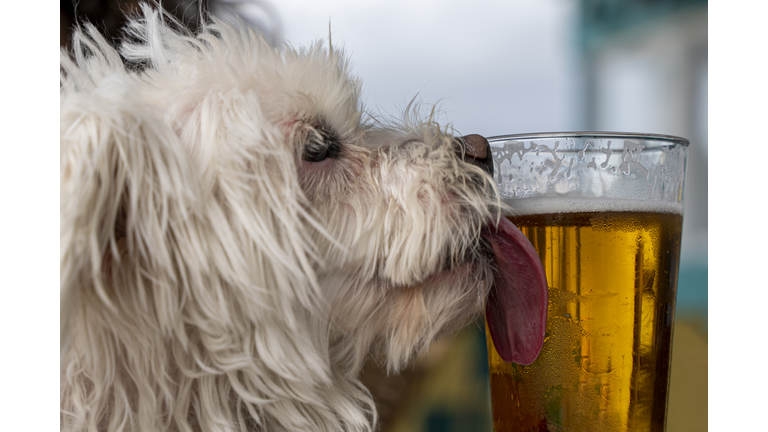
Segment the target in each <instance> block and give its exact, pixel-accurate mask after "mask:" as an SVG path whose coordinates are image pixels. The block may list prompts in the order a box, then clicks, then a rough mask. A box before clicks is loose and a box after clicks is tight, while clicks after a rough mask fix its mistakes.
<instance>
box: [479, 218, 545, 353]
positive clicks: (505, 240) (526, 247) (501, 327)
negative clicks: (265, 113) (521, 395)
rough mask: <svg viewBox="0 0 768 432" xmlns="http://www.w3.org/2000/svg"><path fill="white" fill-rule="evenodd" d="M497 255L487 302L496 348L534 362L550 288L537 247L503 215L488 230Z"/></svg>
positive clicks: (538, 349) (540, 344)
mask: <svg viewBox="0 0 768 432" xmlns="http://www.w3.org/2000/svg"><path fill="white" fill-rule="evenodd" d="M484 236H485V237H486V238H487V239H488V240H490V243H491V246H492V247H493V253H494V255H495V256H496V265H497V272H496V275H495V284H494V286H493V287H492V288H491V292H490V294H489V295H488V300H487V301H486V304H485V317H486V320H487V322H488V330H489V331H490V333H491V338H492V339H493V344H494V346H495V347H496V351H497V352H498V353H499V355H500V356H501V358H502V359H504V361H506V362H514V363H519V364H523V365H527V364H531V363H533V361H534V360H536V357H538V355H539V352H540V351H541V346H542V345H543V344H544V332H545V330H546V325H547V306H548V299H549V291H548V288H547V279H546V276H545V275H544V267H543V266H542V265H541V260H540V259H539V256H538V255H537V254H536V250H534V249H533V246H532V245H531V243H530V242H529V241H528V239H527V238H526V237H525V235H523V233H522V232H521V231H520V230H519V229H517V227H516V226H515V225H514V224H512V222H509V221H508V220H506V219H504V218H502V219H501V223H499V227H498V230H495V231H494V229H493V228H490V229H489V230H488V231H486V232H485V233H484Z"/></svg>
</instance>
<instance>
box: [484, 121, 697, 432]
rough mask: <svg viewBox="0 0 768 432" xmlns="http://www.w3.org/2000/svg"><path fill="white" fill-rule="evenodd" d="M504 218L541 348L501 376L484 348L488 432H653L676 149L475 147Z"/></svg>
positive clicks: (668, 335) (668, 310)
mask: <svg viewBox="0 0 768 432" xmlns="http://www.w3.org/2000/svg"><path fill="white" fill-rule="evenodd" d="M488 141H489V142H490V145H491V151H492V152H493V159H494V173H495V174H494V176H495V180H496V182H497V184H498V186H499V192H500V193H501V195H502V199H503V200H504V201H505V202H506V203H507V204H509V205H510V206H511V207H512V209H513V211H512V213H511V214H510V215H508V219H509V220H510V221H512V223H514V224H515V225H516V226H517V227H518V228H520V230H521V231H522V232H523V233H524V234H525V235H526V237H527V238H528V239H529V240H530V241H531V243H532V244H533V246H534V248H535V249H536V251H537V252H538V254H539V257H540V258H541V261H542V264H543V265H544V269H545V273H546V276H547V283H548V286H549V309H548V318H547V329H546V333H545V340H544V345H543V348H542V350H541V353H540V354H539V356H538V358H537V359H536V360H535V361H534V362H533V363H532V364H530V365H526V366H524V365H519V364H514V363H505V362H504V361H503V360H502V359H501V357H500V356H499V354H498V353H497V352H496V350H495V348H494V345H493V342H492V340H491V336H490V334H489V332H488V329H487V326H486V334H487V336H488V357H489V358H488V360H489V366H490V375H491V376H490V381H491V402H492V409H493V424H494V429H495V431H496V432H507V431H590V432H595V431H611V432H616V431H663V430H664V428H665V417H666V408H667V390H668V382H669V364H670V354H671V347H670V343H671V339H672V324H673V321H674V313H675V293H676V285H677V272H678V262H679V254H680V236H681V229H682V214H683V191H684V182H685V168H686V159H687V151H688V141H687V140H685V139H683V138H678V137H673V136H665V135H640V134H628V133H604V132H586V133H551V134H528V135H507V136H499V137H493V138H489V140H488Z"/></svg>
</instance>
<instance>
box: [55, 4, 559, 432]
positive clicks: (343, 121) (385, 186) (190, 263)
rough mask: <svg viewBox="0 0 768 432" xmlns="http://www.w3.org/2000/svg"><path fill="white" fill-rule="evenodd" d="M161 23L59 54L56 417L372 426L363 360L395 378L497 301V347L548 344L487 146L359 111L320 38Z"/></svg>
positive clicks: (519, 355) (533, 275)
mask: <svg viewBox="0 0 768 432" xmlns="http://www.w3.org/2000/svg"><path fill="white" fill-rule="evenodd" d="M167 21H168V19H167V18H164V17H162V16H160V15H159V14H158V13H156V12H153V11H151V10H150V9H149V8H144V15H143V18H141V19H134V20H132V21H131V22H130V24H129V28H128V30H129V32H130V34H131V36H132V38H133V39H132V40H133V41H134V42H132V43H130V44H126V45H124V46H123V47H122V49H121V51H120V54H118V51H117V50H115V49H114V48H113V47H111V46H110V45H109V43H108V42H107V41H106V40H105V39H104V38H102V37H101V36H100V35H99V34H98V32H97V31H96V30H95V29H94V28H93V27H88V28H86V29H85V30H79V31H78V32H76V34H75V36H74V58H70V57H69V56H68V55H66V54H62V58H61V62H62V63H61V68H62V77H61V410H62V411H61V422H62V423H61V424H62V429H63V430H89V431H97V430H99V431H102V430H104V431H107V430H108V431H117V430H131V431H158V430H164V431H245V430H257V431H267V430H269V431H370V430H373V429H374V428H375V422H376V407H375V403H374V402H373V400H372V398H371V396H370V393H369V392H368V391H367V389H365V388H364V387H363V386H362V385H361V383H360V382H359V381H358V379H357V374H358V372H359V371H360V369H361V366H362V365H363V363H364V361H365V360H366V358H369V356H371V355H375V356H380V358H384V359H386V360H385V361H386V366H387V368H388V369H389V370H390V371H396V370H397V369H398V368H400V367H402V366H403V365H404V364H406V362H408V361H409V360H410V359H412V358H413V357H414V355H416V354H418V352H420V351H422V350H423V349H425V348H426V347H427V346H428V345H429V344H430V343H431V342H432V341H434V340H435V339H436V338H437V337H439V336H440V335H442V334H445V333H446V332H449V331H453V330H455V329H458V328H459V327H460V326H462V325H463V324H465V323H467V322H468V321H470V320H471V319H473V318H474V317H475V316H477V314H478V313H479V312H480V311H482V308H483V306H484V304H485V303H486V297H487V296H488V294H489V292H491V295H490V300H489V301H488V313H489V323H490V324H491V325H492V332H493V336H494V340H495V341H496V344H497V346H499V351H500V352H502V353H504V355H505V356H506V357H508V358H509V359H512V360H516V361H519V362H529V361H531V360H532V358H531V356H533V357H535V356H536V354H537V353H538V350H539V348H540V346H541V340H542V339H543V328H544V327H543V326H544V321H543V317H545V316H546V283H545V282H544V277H543V273H542V269H541V264H540V262H538V258H537V257H535V253H534V252H532V249H531V247H530V244H528V243H527V242H526V241H525V239H524V237H523V236H522V234H521V233H520V232H519V231H518V230H517V229H516V228H514V226H512V225H511V224H510V223H509V222H507V221H506V219H504V218H502V217H501V214H502V213H501V211H502V206H501V205H500V201H499V198H498V194H497V192H496V187H495V185H494V184H493V182H492V179H491V177H490V176H489V175H488V173H489V172H490V171H491V170H492V165H491V154H490V149H489V148H488V144H487V142H486V141H485V139H484V138H482V137H479V136H469V137H464V138H454V137H453V136H452V135H451V134H449V133H448V131H447V130H445V129H441V128H440V127H439V126H438V125H437V124H435V123H434V122H433V121H432V119H431V118H428V119H427V120H425V121H417V120H415V119H414V117H415V115H414V114H413V113H411V114H409V115H407V116H406V117H407V119H406V120H404V121H402V122H401V123H400V124H398V125H382V124H379V123H376V122H374V121H372V120H370V119H368V118H367V117H366V116H365V115H364V114H363V111H362V107H361V106H360V102H359V95H360V85H359V83H358V81H356V80H354V79H352V78H351V77H350V76H349V67H348V63H347V61H346V59H345V58H344V57H343V55H342V53H341V52H339V51H338V50H337V49H335V48H333V47H332V46H330V43H329V44H328V47H327V48H325V47H324V45H323V44H319V43H318V44H316V45H313V46H311V47H309V48H307V49H302V50H295V49H292V48H290V47H282V48H280V49H275V48H272V47H270V45H269V44H268V43H267V42H266V41H265V40H264V39H263V38H262V37H260V36H259V35H258V34H256V33H255V32H254V31H252V30H250V29H248V28H246V27H245V26H243V25H239V24H236V23H225V22H222V21H220V20H216V19H212V20H211V22H210V23H209V24H207V25H206V26H205V27H204V29H203V30H202V31H201V32H200V33H199V34H198V35H195V36H193V35H190V34H187V33H185V32H184V31H182V30H178V29H176V27H175V26H174V25H172V24H169V23H168V22H167ZM121 54H122V56H123V57H124V58H125V59H127V60H128V61H129V62H132V63H129V64H137V65H140V66H141V67H135V68H134V67H126V66H124V63H123V60H122V59H121V57H120V55H121ZM501 306H504V307H505V308H506V307H512V308H515V307H516V308H517V309H516V310H513V312H511V313H506V315H505V314H504V312H502V308H501ZM505 310H506V309H505ZM542 316H543V317H542Z"/></svg>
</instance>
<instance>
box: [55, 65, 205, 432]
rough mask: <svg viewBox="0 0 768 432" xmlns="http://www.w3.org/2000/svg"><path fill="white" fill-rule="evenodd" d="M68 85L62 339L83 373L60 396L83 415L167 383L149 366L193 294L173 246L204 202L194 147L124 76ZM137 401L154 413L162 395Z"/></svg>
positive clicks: (67, 357) (161, 362) (162, 366)
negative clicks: (88, 87) (82, 88)
mask: <svg viewBox="0 0 768 432" xmlns="http://www.w3.org/2000/svg"><path fill="white" fill-rule="evenodd" d="M71 84H72V83H71V82H66V83H65V85H64V86H63V88H62V95H61V117H60V121H61V123H60V125H61V137H60V138H61V141H60V145H61V147H60V152H61V153H60V154H61V166H60V169H61V171H60V175H61V178H60V180H61V186H60V187H61V219H60V223H61V227H60V229H61V239H60V240H61V293H60V294H61V303H60V304H61V306H60V307H61V350H62V367H65V366H66V367H69V368H74V369H75V370H76V369H80V373H79V374H78V373H76V372H74V371H72V370H70V371H68V372H67V373H66V374H64V373H63V376H62V378H63V379H64V380H65V381H66V380H70V381H68V382H66V383H64V382H63V383H62V398H64V397H65V394H66V393H67V392H65V391H64V389H65V388H66V389H68V390H69V391H70V392H69V393H68V394H66V397H67V398H69V399H70V401H69V403H67V404H66V405H67V406H69V407H72V408H73V409H74V408H77V407H79V408H80V409H81V410H83V412H75V413H74V414H75V416H73V417H71V419H78V418H80V419H86V418H88V417H89V416H86V415H85V414H86V412H87V410H89V409H91V410H93V409H95V410H96V411H95V412H100V411H101V410H102V409H104V406H105V405H104V404H105V403H106V400H105V399H102V400H99V397H98V395H109V394H112V395H114V397H115V398H117V397H119V396H120V395H125V394H128V393H130V392H135V391H138V392H139V393H145V392H146V391H147V388H142V387H144V386H160V387H161V388H162V387H165V388H164V390H165V391H168V390H169V389H168V387H167V385H168V383H167V382H166V383H163V382H162V381H155V382H151V381H152V380H151V379H150V378H149V376H147V374H148V371H149V370H152V369H157V370H158V372H157V373H163V372H164V371H167V369H168V367H169V365H170V362H169V354H170V353H168V352H167V351H165V350H164V349H162V347H163V345H164V342H163V341H164V338H166V337H167V336H168V335H169V334H171V332H173V331H174V330H175V329H176V328H177V327H178V326H180V325H183V322H181V321H180V320H179V319H178V311H180V310H181V308H182V303H183V302H184V301H185V298H187V297H188V294H185V293H184V292H183V291H180V289H179V288H181V287H183V286H184V281H183V280H182V279H183V278H184V277H185V275H184V273H182V272H180V271H179V270H180V269H181V263H180V262H179V259H180V256H179V255H178V254H176V253H174V250H175V249H176V248H177V247H178V241H179V239H178V237H179V236H182V235H184V232H185V231H188V230H189V229H191V224H190V221H192V220H194V219H195V218H197V217H199V202H198V200H197V195H198V194H197V191H196V189H197V182H196V180H195V178H194V176H193V175H192V167H191V164H190V162H189V157H188V155H187V154H186V152H185V151H184V149H183V147H182V146H181V145H179V142H178V138H177V137H176V136H175V134H174V133H173V131H172V130H171V129H170V128H169V127H168V126H166V125H165V124H164V123H163V122H162V120H161V118H162V116H159V115H158V113H157V112H155V110H154V109H152V107H150V106H147V105H146V104H144V103H142V102H141V101H140V100H138V99H137V98H136V97H135V94H136V88H135V86H134V83H133V82H132V81H131V80H130V79H129V78H128V76H127V75H125V74H120V73H115V74H113V75H110V76H108V77H106V78H104V79H103V80H101V81H100V83H98V85H97V86H95V88H94V89H92V91H89V92H75V91H74V89H73V88H71V87H70V86H69V85H71ZM199 254H204V251H202V250H201V251H199ZM199 261H200V260H198V262H199ZM126 371H129V374H135V373H138V374H139V375H134V376H133V377H132V378H131V379H129V378H127V374H125V372H126ZM121 372H122V373H121ZM70 373H71V375H70ZM141 374H145V376H143V377H142V376H141ZM65 376H66V378H65ZM86 377H87V378H86ZM82 381H87V384H84V383H83V382H82ZM129 388H130V391H129V390H128V389H129ZM102 398H103V396H102ZM139 403H140V406H139V407H138V408H139V412H153V411H155V410H156V409H157V408H155V407H150V405H152V404H155V403H158V404H159V403H160V402H157V401H153V400H151V399H147V398H143V399H142V398H140V399H139ZM93 404H96V405H95V406H89V405H93ZM86 407H87V408H86ZM112 408H113V409H114V412H113V413H112V417H111V418H112V420H113V421H118V422H119V421H120V420H119V419H122V418H130V417H131V414H130V412H129V411H130V405H127V404H122V405H121V404H114V406H113V407H112ZM134 421H138V422H140V423H141V422H144V421H145V420H143V419H142V418H141V416H138V417H135V418H134ZM146 421H149V420H146ZM142 426H146V428H144V427H142V429H150V426H151V425H150V424H149V423H148V424H143V423H142Z"/></svg>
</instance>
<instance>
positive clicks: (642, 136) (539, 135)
mask: <svg viewBox="0 0 768 432" xmlns="http://www.w3.org/2000/svg"><path fill="white" fill-rule="evenodd" d="M545 138H617V139H635V140H655V141H666V142H672V143H675V144H679V145H682V146H685V147H688V146H689V145H690V141H688V139H687V138H683V137H679V136H675V135H663V134H652V133H635V132H604V131H599V132H598V131H593V132H589V131H587V132H536V133H523V134H509V135H496V136H492V137H488V138H486V139H487V140H488V142H491V141H513V140H515V141H524V140H531V139H545Z"/></svg>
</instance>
